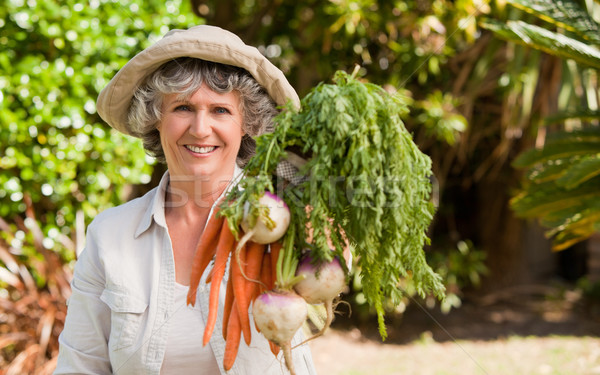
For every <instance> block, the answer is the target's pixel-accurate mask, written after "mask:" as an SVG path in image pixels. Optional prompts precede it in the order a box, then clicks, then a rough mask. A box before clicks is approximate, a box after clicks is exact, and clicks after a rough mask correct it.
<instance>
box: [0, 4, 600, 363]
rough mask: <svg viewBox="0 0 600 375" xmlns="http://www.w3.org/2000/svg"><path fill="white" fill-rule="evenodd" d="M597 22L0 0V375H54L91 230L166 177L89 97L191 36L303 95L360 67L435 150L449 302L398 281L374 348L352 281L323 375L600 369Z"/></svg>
mask: <svg viewBox="0 0 600 375" xmlns="http://www.w3.org/2000/svg"><path fill="white" fill-rule="evenodd" d="M599 20H600V4H599V2H598V1H595V0H581V1H580V0H563V1H550V0H455V1H450V0H407V1H400V0H379V1H375V0H356V1H349V0H328V1H317V0H309V1H295V0H220V1H216V0H212V1H210V0H209V1H199V0H193V1H183V0H182V1H177V0H173V1H154V0H150V1H141V0H124V1H109V0H92V1H76V0H66V1H61V2H54V1H46V2H40V1H37V0H28V1H26V0H5V1H4V2H3V6H2V7H0V202H1V203H0V230H1V235H0V374H29V373H30V374H47V373H51V371H52V369H53V367H54V360H55V358H56V355H57V351H58V345H57V337H58V334H59V333H60V331H61V329H62V324H63V322H64V317H65V312H66V303H65V302H66V299H67V298H68V296H69V293H70V289H69V281H70V277H71V273H72V267H73V264H74V262H75V261H76V254H77V253H78V252H79V251H81V249H82V248H83V246H84V242H85V228H86V225H88V224H89V223H90V221H91V220H92V219H93V218H94V216H95V215H96V214H97V213H98V212H100V211H102V210H104V209H106V208H108V207H110V206H114V205H117V204H120V203H122V202H125V201H127V200H129V199H132V198H134V197H136V196H139V195H141V194H143V193H144V192H146V191H148V190H149V189H150V188H152V187H153V186H155V185H156V183H157V179H158V178H159V177H160V176H161V175H162V173H163V171H164V167H163V166H161V165H158V164H156V163H155V162H154V161H153V159H152V158H150V157H148V156H146V155H145V154H144V151H143V149H142V147H141V144H140V142H139V141H137V140H135V139H132V138H128V137H126V136H123V135H121V134H119V133H117V132H115V131H113V130H112V129H110V127H108V126H107V125H106V124H105V123H103V122H102V120H101V119H100V118H99V116H98V114H97V113H96V108H95V100H96V98H97V95H98V92H99V91H100V90H101V89H102V88H103V87H104V85H106V83H107V82H108V80H109V79H110V78H111V77H112V76H113V75H114V74H115V73H116V72H117V71H118V70H119V68H120V67H122V66H123V65H124V64H125V62H126V61H128V59H129V58H131V57H132V56H133V55H135V54H136V53H137V52H139V51H140V50H142V49H143V48H145V47H147V46H148V45H150V44H152V43H154V42H156V41H157V40H158V39H160V38H161V36H162V35H164V34H165V33H166V31H167V30H168V29H170V28H186V27H189V26H191V25H195V24H200V23H206V24H211V25H217V26H221V27H224V28H227V29H229V30H231V31H233V32H235V33H237V34H238V35H240V37H241V38H242V39H243V40H244V41H245V42H246V43H248V44H251V45H255V46H257V47H258V48H259V50H260V51H261V52H262V53H263V54H265V55H266V56H267V57H268V58H269V59H270V60H271V61H273V63H274V64H275V65H277V66H278V67H279V68H281V69H282V70H283V71H284V73H285V74H286V76H287V77H288V79H289V80H290V82H291V83H292V85H293V86H294V87H295V88H296V90H297V91H298V93H299V94H300V96H301V97H302V96H304V95H305V94H306V93H307V92H308V91H309V90H310V89H311V88H312V87H314V86H315V85H316V84H318V83H319V82H321V81H329V80H330V79H331V77H332V76H333V74H334V72H335V71H337V70H345V71H348V72H350V71H352V70H353V69H354V66H355V65H357V64H358V65H359V66H360V67H361V68H360V71H359V75H360V76H361V77H362V78H363V79H365V80H367V81H370V82H373V83H376V84H379V85H381V86H383V87H384V88H386V90H388V91H391V92H400V93H401V94H404V95H405V96H407V97H408V98H410V113H409V114H407V115H406V116H405V118H403V120H404V122H405V124H406V127H407V128H408V129H409V130H410V131H411V132H412V133H413V136H414V139H415V141H416V142H417V144H418V145H419V147H420V148H421V150H423V151H424V152H425V153H427V154H428V155H429V156H430V157H431V158H432V161H433V170H434V174H435V179H434V193H433V195H432V199H433V201H434V203H435V205H436V207H437V213H436V216H435V219H434V223H433V225H432V226H431V228H430V237H431V240H432V241H431V246H429V247H428V248H427V255H428V260H429V262H430V264H431V265H432V266H433V267H434V269H436V270H437V271H438V272H439V273H440V274H441V275H442V276H443V278H444V282H445V284H446V287H447V291H448V296H447V298H446V300H445V301H443V302H442V303H440V302H438V301H436V300H435V299H433V298H425V299H422V298H419V297H417V296H416V295H414V293H413V292H412V289H411V284H410V280H406V281H403V284H402V285H399V287H401V288H403V289H404V290H405V291H406V298H405V301H404V303H402V304H401V305H400V306H397V307H395V308H394V309H393V310H392V309H391V310H390V311H389V315H388V326H389V327H388V329H389V332H390V338H389V340H388V341H386V342H385V343H383V344H382V343H381V340H380V338H378V337H377V336H376V334H374V333H373V332H374V330H373V327H374V325H376V323H374V319H373V314H372V311H371V309H370V308H369V307H368V306H367V305H366V304H365V300H364V297H363V296H362V294H361V283H360V273H359V270H357V271H356V272H355V273H354V274H353V276H352V278H353V279H352V282H351V284H350V288H349V291H348V293H346V294H344V296H343V299H344V301H346V302H348V304H347V305H340V307H339V310H340V315H339V316H338V317H337V318H336V322H335V325H334V329H333V330H332V331H331V332H330V333H329V334H328V335H326V336H325V337H323V338H322V339H319V340H315V342H314V346H315V350H314V352H315V353H316V354H315V358H316V360H317V365H318V366H320V369H322V373H327V374H362V373H369V374H373V373H382V374H384V373H386V374H387V373H389V374H392V373H419V374H428V373H431V374H455V373H456V374H459V373H461V374H465V373H467V374H471V373H472V374H504V373H511V374H520V373H522V374H533V373H548V374H552V373H556V374H599V373H600V340H598V335H599V334H600V318H599V316H600V307H599V306H600V286H599V283H598V282H599V281H600V237H599V236H598V234H597V233H598V232H599V229H600V129H599V126H598V119H599V114H600V112H599V111H598V106H599V104H600V99H599V91H598V86H599V82H598V69H599V68H600V51H599V50H598V45H600V33H599V31H598V29H599V26H598V25H599V24H598V22H599ZM344 306H350V308H348V307H344ZM350 310H351V311H352V314H350ZM532 335H533V337H530V336H532ZM463 340H466V341H463ZM481 340H483V341H481ZM530 340H532V341H530ZM539 340H544V341H539ZM480 342H485V343H486V344H487V345H488V346H487V348H489V349H485V348H486V346H482V345H480ZM331 343H335V344H336V346H335V347H337V348H338V351H337V352H332V349H331V347H332V346H333V345H329V344H331ZM511 345H512V346H511ZM525 348H529V350H533V349H532V348H535V350H536V352H535V353H531V352H527V350H526V349H525ZM370 349H371V350H372V351H371V352H370V351H369V350H370ZM486 350H489V352H486ZM502 350H506V351H505V352H502ZM388 351H389V353H392V354H389V355H388V354H387V353H388ZM560 351H562V353H566V354H565V355H564V356H561V355H557V353H558V352H560ZM497 352H500V353H503V354H501V355H496V354H493V353H497ZM344 353H345V354H346V355H350V354H351V355H350V356H349V357H347V358H348V360H346V361H340V360H339V358H340V357H339V356H340V355H343V354H344ZM509 353H514V355H516V357H512V356H511V355H512V354H509ZM378 355H379V356H378ZM478 356H482V357H478ZM519 356H523V357H522V358H521V357H519ZM432 357H437V358H440V360H439V361H437V360H436V361H432V360H431V358H432ZM352 358H358V359H356V360H355V361H352V360H351V359H352ZM341 362H345V363H342V364H344V365H346V367H342V368H337V367H335V366H337V365H339V364H340V363H341ZM377 366H380V367H377ZM381 366H382V367H381ZM406 366H409V367H406ZM411 366H413V367H411ZM363 367H364V368H363ZM470 368H472V370H468V369H470ZM465 369H467V370H465ZM468 371H471V372H468Z"/></svg>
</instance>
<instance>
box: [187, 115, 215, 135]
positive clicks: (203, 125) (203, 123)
mask: <svg viewBox="0 0 600 375" xmlns="http://www.w3.org/2000/svg"><path fill="white" fill-rule="evenodd" d="M211 132H212V128H211V125H210V118H209V116H207V113H206V111H198V112H196V114H195V115H194V116H193V117H192V119H191V123H190V128H189V133H190V135H192V136H194V137H196V138H205V137H207V136H209V135H210V133H211Z"/></svg>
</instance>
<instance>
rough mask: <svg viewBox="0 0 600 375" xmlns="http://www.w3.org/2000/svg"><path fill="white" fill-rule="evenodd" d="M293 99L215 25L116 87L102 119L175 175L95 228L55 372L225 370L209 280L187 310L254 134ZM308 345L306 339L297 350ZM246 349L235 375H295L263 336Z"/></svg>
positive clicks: (137, 64) (103, 104)
mask: <svg viewBox="0 0 600 375" xmlns="http://www.w3.org/2000/svg"><path fill="white" fill-rule="evenodd" d="M288 100H291V101H292V102H294V103H296V104H297V103H298V97H297V95H296V93H295V92H294V90H293V88H292V87H291V86H290V85H289V83H288V82H287V80H286V79H285V77H284V76H283V74H282V73H281V71H279V70H278V69H277V68H276V67H275V66H273V65H272V64H271V63H270V62H269V61H268V60H266V59H265V58H264V57H263V56H262V55H261V54H260V53H259V52H258V51H257V50H256V49H255V48H252V47H249V46H247V45H245V44H244V43H243V42H242V41H241V40H240V39H239V38H238V37H236V36H235V35H233V34H231V33H229V32H227V31H225V30H222V29H219V28H216V27H211V26H196V27H193V28H190V29H188V30H173V31H171V32H169V33H168V34H167V35H166V36H165V37H164V38H163V39H161V40H160V41H159V42H157V43H156V44H154V45H153V46H151V47H149V48H147V49H146V50H145V51H143V52H141V53H140V54H138V55H137V56H135V57H134V58H133V59H132V60H131V61H130V62H128V63H127V64H126V65H125V66H124V67H123V69H121V71H119V73H118V74H117V75H116V76H115V77H114V78H113V79H112V80H111V81H110V83H109V84H108V86H107V87H106V88H105V89H104V90H103V91H102V92H101V93H100V96H99V98H98V112H99V114H100V115H101V116H102V118H103V119H104V120H105V121H106V122H107V123H108V124H109V125H111V126H112V127H114V128H115V129H117V130H119V131H122V132H124V133H126V134H129V135H133V136H136V137H139V138H141V139H142V140H143V143H144V147H145V148H146V149H147V151H148V152H149V153H150V154H152V155H154V156H155V157H156V158H157V159H158V160H160V161H164V162H166V165H167V167H168V172H167V173H165V175H164V176H163V178H162V180H161V182H160V184H159V185H158V187H156V188H155V189H154V190H152V191H150V192H149V193H148V194H146V195H145V196H143V197H141V198H138V199H135V200H133V201H131V202H128V203H126V204H123V205H121V206H119V207H115V208H112V209H109V210H106V211H104V212H103V213H101V214H100V215H98V216H97V217H96V218H95V219H94V221H93V222H92V223H91V224H90V226H89V228H88V235H87V243H86V248H85V250H84V251H83V252H82V254H81V256H80V258H79V259H78V261H77V264H76V266H75V272H74V276H73V281H72V290H73V293H72V296H71V298H70V299H69V308H68V314H67V319H66V323H65V328H64V331H63V332H62V334H61V335H60V339H59V341H60V354H59V357H58V363H57V368H56V372H55V374H74V373H77V374H82V373H86V374H110V373H115V374H177V375H179V374H191V373H194V374H224V373H225V371H224V369H223V365H222V362H223V355H224V347H225V342H224V339H223V337H222V335H221V334H218V333H220V332H221V330H222V323H221V316H219V320H218V321H217V325H216V327H215V332H217V333H215V334H213V335H212V338H211V341H210V344H209V345H207V346H203V345H202V336H203V335H202V333H203V330H204V325H205V320H206V317H207V315H208V294H209V287H208V286H206V283H205V279H206V275H204V276H203V278H202V280H201V282H200V287H199V290H198V294H197V301H198V302H197V303H196V304H195V306H194V307H192V306H188V305H186V295H187V293H188V289H189V284H190V273H191V264H192V258H193V257H194V252H195V251H196V245H197V243H198V241H199V238H200V236H201V235H202V232H203V228H204V227H205V226H206V223H207V221H208V220H209V217H211V213H212V211H213V209H214V207H215V204H216V202H217V201H218V200H219V198H220V197H222V196H223V194H225V193H226V191H227V189H229V188H231V187H232V183H233V182H234V181H235V179H236V178H238V177H239V176H240V174H241V169H240V168H241V167H243V165H244V163H245V162H246V161H247V160H248V159H249V157H250V156H251V155H252V153H253V150H254V141H253V139H252V136H256V135H259V134H261V133H263V132H265V131H268V130H269V129H270V128H271V127H272V118H273V117H274V116H275V114H276V113H277V105H283V104H285V103H286V102H287V101H288ZM206 273H208V271H207V272H206ZM225 279H226V278H225ZM225 282H226V280H224V281H223V283H225ZM222 286H223V285H222ZM224 291H225V287H221V306H220V309H219V315H221V314H222V304H223V300H224V293H225V292H224ZM252 326H253V327H252V328H253V329H254V325H252ZM301 341H302V337H300V334H299V335H297V337H296V338H295V341H294V342H293V343H292V345H294V344H297V343H300V342H301ZM240 345H241V346H240V349H239V352H238V355H237V359H236V361H235V364H234V366H233V368H232V369H231V370H230V371H228V372H227V373H228V374H261V375H262V374H281V373H285V371H287V370H285V366H284V365H283V364H282V362H281V359H280V358H276V357H275V356H273V354H271V352H270V349H269V344H268V342H267V340H266V339H265V338H264V337H263V336H262V335H260V334H259V333H257V332H256V331H254V332H253V334H252V342H251V344H250V345H246V344H245V343H244V342H243V340H242V342H241V344H240ZM293 355H294V364H295V367H296V372H297V373H298V374H314V373H316V372H315V370H314V367H313V364H312V359H311V356H310V352H309V349H308V347H307V346H306V345H301V346H300V347H298V348H296V349H294V350H293Z"/></svg>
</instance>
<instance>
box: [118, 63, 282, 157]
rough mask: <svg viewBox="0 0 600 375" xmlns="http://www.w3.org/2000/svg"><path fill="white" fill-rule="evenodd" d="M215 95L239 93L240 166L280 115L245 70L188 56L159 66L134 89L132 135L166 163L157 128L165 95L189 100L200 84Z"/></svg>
mask: <svg viewBox="0 0 600 375" xmlns="http://www.w3.org/2000/svg"><path fill="white" fill-rule="evenodd" d="M203 83H204V84H206V85H207V86H208V87H209V88H210V89H211V90H213V91H215V92H218V93H228V92H231V91H236V92H238V93H239V98H240V106H241V108H240V110H241V112H242V120H243V124H242V130H243V131H244V136H243V138H242V142H241V145H240V150H239V152H238V156H237V163H238V165H239V166H240V167H243V166H244V165H246V163H247V162H248V160H249V159H250V158H251V157H252V155H254V150H255V147H256V142H255V141H254V139H253V138H252V137H255V136H257V135H260V134H263V133H266V132H270V131H273V118H274V117H275V116H276V115H277V113H278V112H279V111H278V109H277V105H276V104H275V102H274V101H273V99H271V97H270V96H269V94H268V93H267V92H266V90H265V89H264V88H263V87H262V86H260V85H259V84H258V82H256V80H255V79H254V78H253V77H252V75H250V73H248V72H247V71H246V70H245V69H242V68H238V67H234V66H231V65H224V64H219V63H215V62H212V61H206V60H200V59H195V58H191V57H180V58H177V59H174V60H171V61H169V62H167V63H165V64H163V65H161V66H160V67H159V68H158V69H157V70H156V71H154V73H152V74H150V75H149V76H148V77H147V78H146V79H145V80H144V82H143V83H142V84H141V85H140V86H139V87H138V88H137V90H136V91H135V93H134V95H133V99H132V102H131V105H130V107H129V113H128V121H129V124H130V126H131V129H132V130H133V133H134V135H136V136H137V137H139V138H141V139H142V142H143V144H144V148H145V149H146V152H147V153H148V154H150V155H151V156H154V157H155V158H156V159H157V160H158V161H160V162H162V163H165V162H166V160H165V154H164V151H163V149H162V145H161V143H160V133H159V132H158V130H157V125H158V123H159V122H160V119H161V116H162V113H161V108H162V101H163V98H164V96H165V95H168V94H174V93H177V94H179V97H180V98H181V99H187V98H189V97H191V96H192V95H193V94H194V93H195V92H196V91H197V90H198V89H199V88H200V86H201V85H202V84H203Z"/></svg>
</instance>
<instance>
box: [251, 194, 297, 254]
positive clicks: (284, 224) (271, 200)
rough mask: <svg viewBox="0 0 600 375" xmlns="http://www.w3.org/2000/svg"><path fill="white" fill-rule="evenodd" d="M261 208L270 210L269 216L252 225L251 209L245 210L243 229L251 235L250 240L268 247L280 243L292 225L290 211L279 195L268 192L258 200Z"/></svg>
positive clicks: (259, 218) (260, 218)
mask: <svg viewBox="0 0 600 375" xmlns="http://www.w3.org/2000/svg"><path fill="white" fill-rule="evenodd" d="M258 203H259V204H260V206H261V207H266V208H268V211H269V213H268V216H266V217H258V219H257V220H256V222H255V223H254V225H252V223H251V220H250V217H249V215H248V213H249V209H248V207H246V208H245V210H244V211H245V212H244V218H243V219H242V223H241V227H242V229H243V230H244V232H245V233H246V235H248V234H249V233H251V234H250V240H252V241H253V242H256V243H259V244H262V245H266V244H270V243H273V242H275V241H278V240H279V239H280V238H281V237H283V235H284V234H285V231H286V230H287V228H288V226H289V225H290V210H289V208H288V206H287V204H285V202H284V201H283V199H281V198H279V197H278V196H277V195H275V194H272V193H270V192H268V191H266V192H265V193H264V194H263V195H262V196H261V197H260V198H259V200H258Z"/></svg>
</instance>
